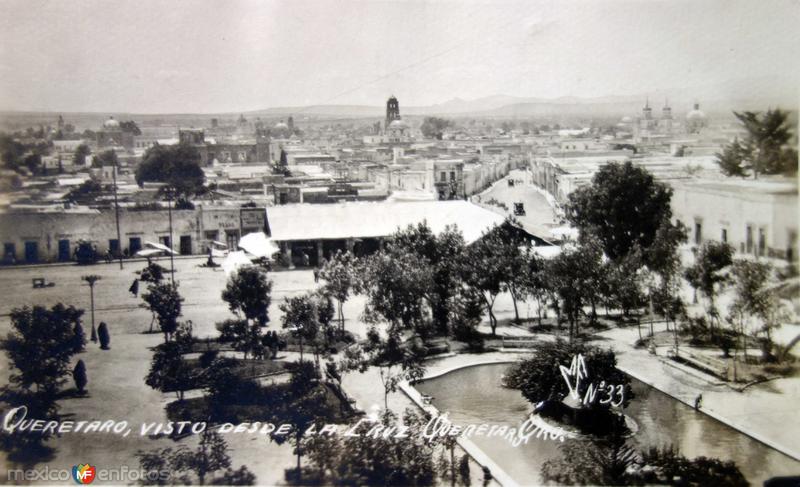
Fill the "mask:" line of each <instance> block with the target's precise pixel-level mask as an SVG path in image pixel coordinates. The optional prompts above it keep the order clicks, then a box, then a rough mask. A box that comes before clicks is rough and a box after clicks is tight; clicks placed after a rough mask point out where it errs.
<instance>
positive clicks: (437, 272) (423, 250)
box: [387, 221, 465, 335]
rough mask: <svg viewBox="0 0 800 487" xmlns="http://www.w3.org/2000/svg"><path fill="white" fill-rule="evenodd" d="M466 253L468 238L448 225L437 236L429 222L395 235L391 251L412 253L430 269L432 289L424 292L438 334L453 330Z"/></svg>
mask: <svg viewBox="0 0 800 487" xmlns="http://www.w3.org/2000/svg"><path fill="white" fill-rule="evenodd" d="M464 250H465V245H464V237H463V235H462V234H461V232H460V231H459V230H458V228H457V227H455V226H447V227H445V229H444V231H442V232H440V233H439V234H438V235H435V234H434V233H433V231H432V230H431V229H430V227H429V226H428V223H427V222H425V221H423V222H422V223H419V224H417V225H416V226H414V225H409V226H408V227H406V228H405V229H401V230H398V231H397V232H395V233H394V235H392V237H391V239H390V241H389V244H388V246H387V251H388V252H389V253H390V254H393V253H397V254H398V255H399V254H402V253H403V252H405V251H410V252H411V253H412V254H414V255H415V256H416V257H417V258H418V259H419V260H420V264H421V265H423V266H426V267H428V268H429V269H430V276H431V279H430V281H426V283H427V284H429V285H430V289H427V290H425V291H424V295H425V299H426V300H427V301H428V303H429V305H430V307H431V313H432V315H433V322H434V323H433V324H434V326H435V329H436V332H437V333H438V334H440V335H446V334H447V333H448V331H449V330H448V328H449V325H450V324H449V315H450V309H449V308H450V304H451V301H452V299H453V296H454V295H455V293H456V292H457V291H458V289H459V288H460V287H461V284H462V283H461V275H460V261H461V258H462V257H463V254H464Z"/></svg>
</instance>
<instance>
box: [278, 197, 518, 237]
mask: <svg viewBox="0 0 800 487" xmlns="http://www.w3.org/2000/svg"><path fill="white" fill-rule="evenodd" d="M267 218H268V220H269V226H270V229H271V231H272V239H273V240H276V241H289V240H319V239H347V238H369V237H386V236H389V235H391V234H393V233H394V232H395V231H397V229H398V228H405V227H407V226H408V225H412V224H417V223H421V222H422V221H427V223H428V226H429V227H430V228H431V230H432V231H433V232H434V233H435V234H439V233H441V232H442V231H444V229H445V227H446V226H447V225H456V226H457V227H458V229H459V230H460V231H461V232H462V233H463V235H464V240H465V241H466V242H467V243H472V242H474V241H475V240H477V239H478V238H480V236H481V234H483V233H484V232H485V231H487V230H488V229H490V228H491V227H493V226H494V225H499V224H501V223H502V222H503V221H504V219H503V217H502V216H501V215H498V214H497V213H494V212H491V211H489V210H486V209H484V208H481V207H480V206H476V205H474V204H472V203H469V202H467V201H460V200H456V201H421V202H391V201H388V202H387V201H384V202H343V203H335V204H295V205H284V206H274V207H270V208H267Z"/></svg>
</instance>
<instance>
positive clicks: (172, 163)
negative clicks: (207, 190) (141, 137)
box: [136, 144, 205, 196]
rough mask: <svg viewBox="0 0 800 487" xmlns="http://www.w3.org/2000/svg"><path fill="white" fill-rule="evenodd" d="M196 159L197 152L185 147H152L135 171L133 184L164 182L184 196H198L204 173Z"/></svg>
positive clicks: (190, 147) (194, 149) (198, 158)
mask: <svg viewBox="0 0 800 487" xmlns="http://www.w3.org/2000/svg"><path fill="white" fill-rule="evenodd" d="M200 160H201V159H200V153H199V152H198V151H197V149H196V148H195V147H193V146H191V145H188V144H177V145H158V144H157V145H154V146H153V147H151V148H149V149H147V152H145V154H144V157H143V158H142V162H141V164H139V167H138V168H137V169H136V182H137V183H138V184H139V185H143V184H144V183H145V182H148V181H150V182H159V183H166V184H167V185H168V186H170V187H172V188H174V189H175V192H176V193H177V194H179V195H184V196H191V195H194V194H198V193H201V192H202V191H203V183H204V182H205V174H204V173H203V169H202V168H201V167H200Z"/></svg>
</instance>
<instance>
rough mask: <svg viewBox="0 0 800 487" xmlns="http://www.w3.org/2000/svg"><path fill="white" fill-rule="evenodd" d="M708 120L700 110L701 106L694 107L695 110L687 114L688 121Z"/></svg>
mask: <svg viewBox="0 0 800 487" xmlns="http://www.w3.org/2000/svg"><path fill="white" fill-rule="evenodd" d="M706 118H707V117H706V114H705V113H704V112H703V111H702V110H700V106H699V105H697V104H695V105H694V110H692V111H690V112H689V113H687V114H686V120H690V121H705V120H706Z"/></svg>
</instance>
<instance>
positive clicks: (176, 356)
mask: <svg viewBox="0 0 800 487" xmlns="http://www.w3.org/2000/svg"><path fill="white" fill-rule="evenodd" d="M193 380H194V377H193V374H192V368H191V367H190V366H189V364H188V363H186V360H184V358H183V355H182V350H181V346H180V345H179V344H178V343H175V342H169V343H164V344H161V345H160V346H158V347H156V351H155V353H154V354H153V360H152V361H151V362H150V371H149V372H148V373H147V376H146V377H145V380H144V382H145V384H147V385H148V386H150V387H152V388H153V389H156V390H159V391H161V392H170V391H174V392H175V394H176V395H177V396H178V400H180V401H183V393H184V392H185V391H187V390H189V389H190V388H191V386H192V382H193Z"/></svg>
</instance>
